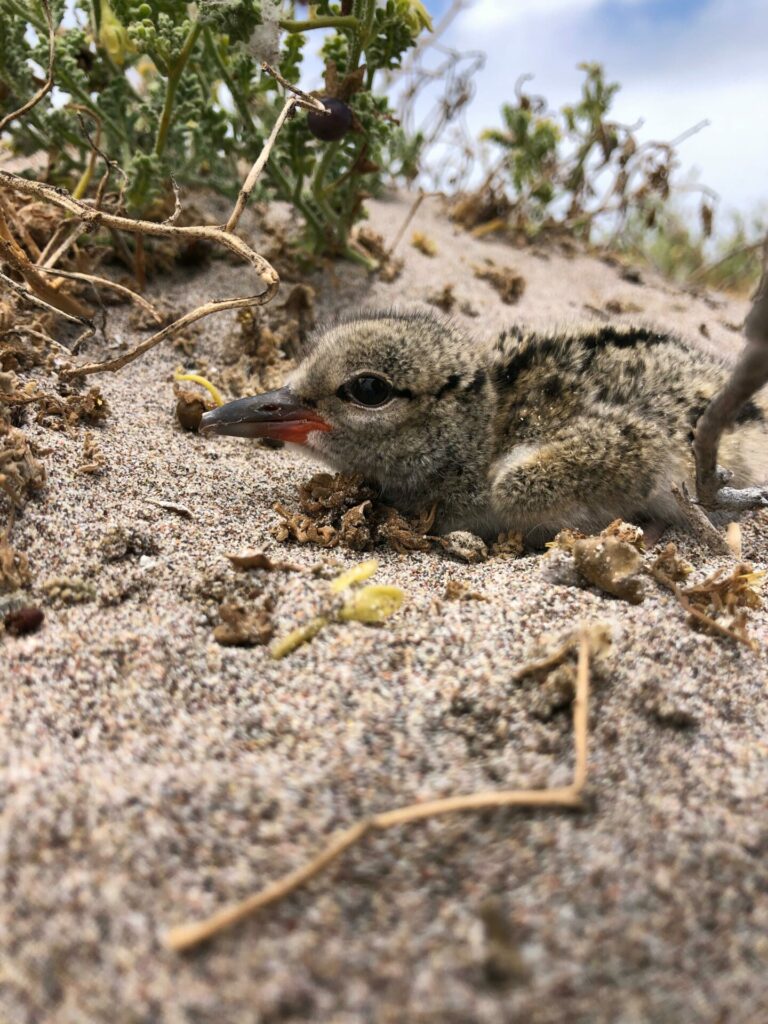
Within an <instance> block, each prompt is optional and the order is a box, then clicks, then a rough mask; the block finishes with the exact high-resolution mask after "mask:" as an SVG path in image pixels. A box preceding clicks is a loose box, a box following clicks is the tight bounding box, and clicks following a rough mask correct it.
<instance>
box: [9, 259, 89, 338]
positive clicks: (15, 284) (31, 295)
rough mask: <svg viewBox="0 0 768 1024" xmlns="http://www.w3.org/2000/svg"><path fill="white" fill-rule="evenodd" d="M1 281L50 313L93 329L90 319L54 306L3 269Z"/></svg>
mask: <svg viewBox="0 0 768 1024" xmlns="http://www.w3.org/2000/svg"><path fill="white" fill-rule="evenodd" d="M0 281H3V282H4V283H5V284H7V285H8V287H9V288H12V289H13V290H14V291H15V292H16V293H17V294H18V295H21V296H22V298H24V299H27V300H28V301H29V302H33V303H34V304H35V305H36V306H40V308H41V309H46V310H47V311H48V312H49V313H55V314H56V316H62V317H64V319H65V320H71V321H72V323H75V324H81V325H82V326H84V327H87V328H88V329H89V330H90V329H92V325H91V323H90V322H89V321H88V320H85V319H84V318H83V317H80V316H73V315H71V314H69V313H65V312H64V310H63V309H60V308H59V307H58V306H52V305H51V304H50V302H46V301H45V299H42V298H41V297H40V296H39V295H36V294H35V292H33V291H32V290H31V289H30V288H28V287H27V285H25V284H21V283H20V282H19V281H14V280H13V278H12V277H8V275H7V274H4V273H3V272H2V271H1V270H0Z"/></svg>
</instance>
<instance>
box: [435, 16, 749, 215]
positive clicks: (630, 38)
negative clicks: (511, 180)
mask: <svg viewBox="0 0 768 1024" xmlns="http://www.w3.org/2000/svg"><path fill="white" fill-rule="evenodd" d="M425 5H426V7H427V8H428V9H429V11H430V13H431V14H432V15H433V17H434V19H435V22H437V21H439V17H440V15H441V14H442V13H444V11H445V9H446V8H447V7H449V6H450V4H449V2H448V0H426V4H425ZM767 40H768V0H475V2H474V3H472V4H471V5H470V6H469V7H468V8H467V9H466V10H464V11H463V12H462V13H460V14H459V16H458V17H457V18H456V20H455V21H454V22H453V24H452V25H451V27H450V28H449V29H448V30H447V32H446V34H445V35H444V36H443V37H442V41H443V42H444V43H445V44H446V45H447V46H450V47H454V48H456V49H458V50H461V51H465V50H474V49H477V50H482V51H484V52H485V53H486V55H487V59H486V64H485V67H484V69H483V70H482V71H481V72H480V73H479V74H478V76H477V80H476V94H475V96H474V99H473V101H472V105H471V107H470V108H469V111H468V121H469V126H470V129H471V130H472V132H473V133H475V134H477V133H479V131H481V130H482V129H483V128H485V127H489V126H492V125H498V124H499V123H500V121H499V114H498V111H499V108H500V106H501V103H502V102H504V101H505V100H509V99H511V98H513V88H514V84H515V81H516V79H517V78H518V76H519V75H521V74H523V73H530V74H533V75H534V76H535V77H534V79H533V81H532V82H531V83H529V90H530V91H532V92H535V93H538V94H540V95H542V96H545V97H546V98H547V100H548V101H549V103H550V106H551V107H559V106H561V105H562V104H564V103H567V102H571V101H573V100H575V99H576V98H577V97H578V95H579V92H580V83H581V80H582V77H583V74H582V73H581V72H579V71H578V70H577V67H576V66H577V64H579V62H581V61H585V60H590V61H593V60H594V61H599V62H600V63H602V64H603V66H604V68H605V71H606V77H607V79H608V80H609V81H615V82H619V83H621V86H622V88H621V91H620V92H619V93H618V95H617V96H616V99H615V105H614V108H613V109H614V111H615V117H616V120H619V121H622V122H624V123H634V122H635V121H637V120H638V119H639V118H642V119H643V120H644V125H643V127H642V128H641V129H640V131H639V136H640V137H641V138H652V139H659V140H667V139H672V138H674V137H676V136H677V135H679V134H681V133H682V132H684V131H685V130H686V129H687V128H690V127H692V126H693V125H695V124H696V123H697V122H699V121H701V120H703V119H708V120H709V121H710V122H711V123H710V125H709V127H707V128H705V129H704V130H703V131H701V132H699V133H698V134H696V135H695V136H693V137H691V138H689V139H688V140H687V141H685V142H684V143H683V144H682V145H681V147H680V150H679V153H680V158H681V171H683V172H686V173H687V172H690V173H692V174H693V175H696V176H698V178H699V179H700V180H701V181H702V182H703V183H705V184H707V185H708V186H710V187H711V188H713V189H714V190H715V191H716V192H717V193H718V194H719V196H720V199H721V209H722V210H723V211H724V212H725V211H727V210H730V209H734V210H739V211H741V212H743V213H745V214H749V213H750V212H752V211H754V210H755V209H756V208H759V207H760V206H762V208H763V211H764V212H768V113H767V112H766V107H768V42H767ZM686 173H684V174H683V177H685V176H686Z"/></svg>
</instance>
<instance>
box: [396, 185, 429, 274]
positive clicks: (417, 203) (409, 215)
mask: <svg viewBox="0 0 768 1024" xmlns="http://www.w3.org/2000/svg"><path fill="white" fill-rule="evenodd" d="M426 195H427V193H426V192H423V191H421V190H420V191H419V194H418V195H417V196H416V198H415V199H414V201H413V203H412V205H411V208H410V210H409V211H408V213H407V214H406V217H405V220H404V221H403V223H402V224H401V225H400V230H399V231H398V232H397V234H396V235H395V237H394V238H393V239H392V244H391V245H390V247H389V248H388V249H387V258H389V257H390V256H391V255H392V253H393V252H394V251H395V249H396V248H397V247H398V245H399V244H400V242H401V240H402V237H403V235H404V234H405V232H406V231H407V230H408V225H409V224H410V223H411V221H412V220H413V218H414V217H415V216H416V211H417V210H418V208H419V207H420V206H421V204H422V203H423V202H424V199H425V198H426Z"/></svg>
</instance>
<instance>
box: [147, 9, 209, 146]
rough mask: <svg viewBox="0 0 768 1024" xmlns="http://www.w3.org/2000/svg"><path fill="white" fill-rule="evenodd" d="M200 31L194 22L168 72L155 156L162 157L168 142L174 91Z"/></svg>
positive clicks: (200, 27) (198, 25)
mask: <svg viewBox="0 0 768 1024" xmlns="http://www.w3.org/2000/svg"><path fill="white" fill-rule="evenodd" d="M201 29H202V25H201V24H200V22H199V21H196V22H195V23H194V24H193V25H192V28H191V29H190V30H189V35H188V36H187V38H186V41H185V43H184V46H183V47H182V49H181V53H180V54H179V56H178V57H177V58H176V60H175V61H174V63H173V66H172V67H171V68H170V69H169V71H168V84H167V85H166V87H165V103H164V104H163V115H162V117H161V118H160V124H159V126H158V129H157V139H156V140H155V153H156V155H157V156H162V155H163V152H164V150H165V144H166V142H167V141H168V131H169V129H170V127H171V114H172V113H173V103H174V100H175V99H176V89H177V88H178V85H179V80H180V78H181V75H182V72H183V71H184V68H185V67H186V64H187V61H188V60H189V58H190V56H191V55H192V51H193V50H194V48H195V43H196V42H197V39H198V36H199V35H200V31H201Z"/></svg>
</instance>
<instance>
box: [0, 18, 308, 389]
mask: <svg viewBox="0 0 768 1024" xmlns="http://www.w3.org/2000/svg"><path fill="white" fill-rule="evenodd" d="M46 13H47V14H48V16H49V25H51V38H52V33H53V29H52V22H51V21H50V12H49V11H48V9H47V2H46ZM51 45H53V43H51ZM264 70H265V71H267V72H269V73H270V74H273V75H274V76H275V77H276V78H277V79H278V80H279V81H281V82H283V84H284V85H287V83H285V82H284V81H283V79H282V78H281V77H280V76H279V74H278V73H277V72H275V71H274V69H272V68H270V67H269V66H268V65H265V66H264ZM290 88H291V89H292V91H293V93H295V95H291V96H290V97H289V98H288V99H287V100H286V103H285V106H284V107H283V110H282V111H281V113H280V115H279V117H278V118H277V121H276V122H275V125H274V128H273V129H272V132H271V133H270V135H269V138H268V139H267V141H266V142H265V144H264V147H263V149H262V151H261V153H260V154H259V156H258V158H257V159H256V161H255V163H254V164H253V167H252V168H251V170H250V172H249V174H248V176H247V177H246V179H245V181H244V183H243V186H242V188H241V190H240V193H239V195H238V197H237V201H236V203H235V206H234V209H233V210H232V213H231V215H230V217H229V219H228V221H227V223H226V225H225V226H224V227H223V228H222V227H214V226H208V225H190V226H185V227H177V226H176V224H175V223H174V221H175V220H176V217H177V216H178V212H179V206H180V204H179V194H178V190H177V189H176V188H175V187H174V195H175V198H176V203H175V207H176V208H175V210H174V213H173V214H172V215H171V217H169V218H168V220H166V221H164V222H163V223H154V222H151V221H146V220H133V219H132V218H129V217H124V216H121V215H119V214H116V213H109V212H107V211H105V210H102V209H101V199H102V196H103V187H104V185H105V183H106V182H105V179H106V177H107V176H108V174H109V169H110V163H111V162H110V161H109V160H108V158H106V157H105V156H104V154H101V153H100V151H99V150H98V148H97V146H96V144H95V143H93V142H91V146H92V148H93V149H94V151H95V152H99V154H100V155H101V156H102V158H103V159H104V160H105V162H106V164H107V170H106V172H105V177H104V178H102V181H101V183H100V185H99V190H98V192H97V199H96V202H95V204H94V203H88V202H85V201H82V200H80V199H76V198H75V197H74V196H72V195H70V194H69V193H68V192H66V191H65V190H63V189H59V188H55V187H53V186H51V185H48V184H46V183H45V182H39V181H29V180H27V179H26V178H22V177H20V176H19V175H16V174H12V173H9V172H8V171H2V170H0V185H2V186H5V187H8V188H15V189H17V190H18V191H19V192H21V193H23V194H25V195H31V196H34V197H35V198H37V199H40V200H42V201H44V202H49V203H51V204H53V205H54V206H57V207H58V208H59V209H61V210H65V211H66V212H67V213H69V214H71V215H72V217H73V218H74V219H75V220H76V221H79V222H80V227H78V228H76V229H75V231H74V232H73V233H72V234H67V236H66V239H65V241H66V245H65V244H63V243H62V244H57V247H56V250H55V254H52V253H51V252H50V249H51V246H48V247H46V251H45V252H44V253H43V254H42V256H41V257H40V262H41V263H45V264H47V266H46V267H45V268H43V267H35V265H34V264H32V263H30V262H29V260H28V259H27V258H26V257H24V260H23V265H22V264H21V263H20V262H19V257H18V253H17V252H16V249H18V246H15V243H14V242H13V239H12V238H11V239H8V240H6V242H5V248H4V250H3V252H4V254H5V255H6V257H7V258H8V259H9V261H10V262H12V263H13V264H14V266H15V267H16V269H18V270H19V271H20V272H21V273H22V274H23V275H24V276H25V279H26V280H27V282H28V284H29V285H30V287H29V288H24V287H23V286H20V285H18V284H16V283H15V282H13V281H11V280H10V279H8V278H4V279H5V280H7V282H8V283H9V284H11V285H12V287H14V288H15V289H16V290H17V291H22V292H23V293H24V294H25V295H27V297H30V298H33V299H34V300H36V301H37V302H38V304H40V305H43V306H44V307H45V308H48V309H50V308H51V306H58V305H61V304H65V303H64V300H65V299H66V302H73V301H74V300H69V299H68V298H67V297H62V296H58V295H56V293H55V289H52V288H51V287H50V286H49V285H47V284H46V283H45V282H42V280H41V279H40V278H39V272H40V271H41V270H43V269H45V270H48V269H50V267H51V265H52V264H53V263H54V262H55V260H56V259H58V258H60V256H61V255H62V254H63V252H64V251H65V249H66V246H67V245H68V244H70V242H72V241H74V240H75V238H76V237H77V236H78V235H79V234H80V233H81V232H82V231H83V230H95V229H96V228H99V227H106V228H109V229H110V230H112V231H115V232H119V231H125V232H129V233H131V234H135V235H137V236H138V239H137V246H138V243H139V242H141V241H142V239H143V237H144V236H145V235H151V236H158V237H161V238H193V239H205V240H207V241H210V242H216V243H218V244H220V245H223V246H224V247H225V248H227V249H229V250H231V251H232V252H234V253H235V254H236V255H237V256H239V257H240V258H241V259H242V260H244V261H245V262H246V263H248V264H249V265H250V266H251V267H252V268H253V270H254V271H255V272H256V274H257V275H258V277H259V278H260V280H261V281H262V283H263V284H264V285H265V288H264V291H262V292H261V293H259V294H257V295H249V296H244V297H239V298H231V299H220V300H218V301H212V302H206V303H204V304H203V305H202V306H198V307H197V308H196V309H193V310H191V311H190V312H189V313H185V314H184V315H183V316H181V317H179V318H178V319H177V320H175V321H174V322H173V323H171V324H168V325H167V326H166V327H163V328H162V329H161V330H159V331H157V332H156V333H155V334H153V335H152V336H151V337H150V338H147V339H146V340H145V341H143V342H142V343H141V344H139V345H137V346H135V347H134V348H133V349H132V350H130V351H129V352H126V353H124V354H123V355H121V356H118V357H116V358H115V359H108V360H106V361H104V362H102V363H89V364H87V365H85V366H78V367H73V368H71V369H66V370H62V371H61V376H62V377H75V376H81V375H84V374H90V373H101V372H103V371H107V370H110V371H114V370H119V369H121V367H123V366H126V365H127V364H128V363H131V362H133V360H134V359H137V358H138V357H139V356H140V355H143V354H144V353H145V352H147V351H149V349H151V348H154V347H155V346H156V345H159V344H160V342H162V341H164V340H165V339H166V338H168V337H170V336H171V335H174V334H176V333H178V332H179V331H181V330H183V329H184V328H185V327H188V326H189V325H190V324H193V323H195V322H196V321H198V320H201V319H203V317H206V316H210V315H211V314H212V313H218V312H222V311H224V310H229V309H244V308H246V307H249V306H262V305H264V304H266V303H267V302H269V301H270V300H271V299H272V298H274V296H275V295H276V293H277V289H278V287H279V284H280V279H279V277H278V275H277V271H276V270H275V269H274V267H272V265H271V264H270V263H269V262H268V261H267V260H266V259H265V258H264V257H263V256H261V255H259V253H257V252H256V251H255V250H254V249H252V248H251V247H250V246H249V245H247V244H246V243H245V242H244V241H243V240H242V239H241V238H239V237H238V236H237V235H236V234H235V233H234V232H235V228H236V227H237V225H238V223H239V221H240V218H241V217H242V214H243V211H244V210H245V207H246V204H247V202H248V200H249V198H250V196H251V193H252V192H253V189H254V186H255V185H256V182H257V180H258V177H259V174H260V173H261V171H262V170H263V168H264V165H265V164H266V162H267V160H268V159H269V155H270V153H271V151H272V147H273V146H274V143H275V139H276V138H277V134H278V132H279V131H280V129H281V128H282V126H283V124H284V123H285V121H286V120H287V118H288V117H290V115H291V114H292V112H293V111H294V109H295V108H296V107H305V108H308V109H312V110H318V111H322V112H323V113H325V112H326V111H325V108H324V107H323V105H322V104H321V103H320V101H319V100H316V99H315V98H314V97H312V96H308V95H307V94H305V93H302V92H301V91H300V90H297V89H295V87H290ZM46 91H47V90H46ZM44 95H45V92H43V93H40V94H38V95H37V96H36V97H34V98H33V100H32V101H30V102H29V103H28V104H26V105H25V107H24V108H22V111H21V113H23V112H26V111H27V110H29V109H31V107H32V106H34V104H35V103H37V102H39V101H40V99H42V97H43V96H44ZM18 113H19V112H17V114H15V115H13V116H18ZM3 123H5V122H3ZM90 141H91V140H90V138H89V142H90ZM19 251H21V250H19ZM22 255H23V253H22ZM54 255H55V258H54ZM60 276H63V275H61V274H60ZM70 276H74V275H70ZM81 278H82V275H81ZM32 279H33V280H32ZM89 280H90V281H91V282H92V283H101V284H103V285H104V286H109V287H112V288H115V290H117V291H120V290H122V291H123V292H124V293H127V294H130V296H131V297H132V298H134V299H135V300H138V297H137V296H136V295H135V293H133V292H130V290H129V289H124V288H122V286H117V287H116V286H115V285H113V284H111V283H109V282H105V281H100V280H99V279H97V278H93V277H91V278H89ZM51 292H53V293H54V295H56V299H57V300H58V301H55V300H54V297H53V296H52V295H51V294H50V293H51ZM35 293H37V294H35ZM139 301H140V300H139ZM145 308H147V307H145ZM54 311H55V312H59V313H60V312H61V311H60V310H59V309H58V308H56V309H54ZM147 311H148V312H151V313H152V315H153V316H155V317H156V318H157V314H156V312H155V311H154V310H153V309H151V308H148V310H147ZM74 312H75V311H74V310H73V309H71V308H69V306H66V308H65V314H66V313H69V314H70V319H71V318H72V317H71V314H72V313H74ZM80 321H81V322H83V323H85V320H83V319H82V318H80ZM158 322H159V321H158Z"/></svg>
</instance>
